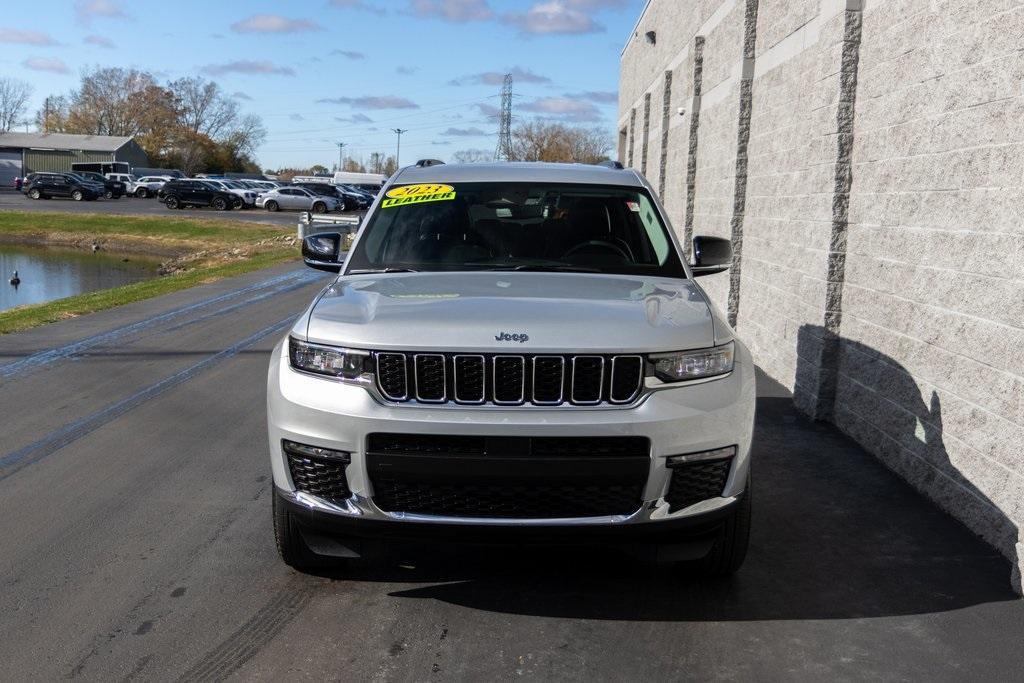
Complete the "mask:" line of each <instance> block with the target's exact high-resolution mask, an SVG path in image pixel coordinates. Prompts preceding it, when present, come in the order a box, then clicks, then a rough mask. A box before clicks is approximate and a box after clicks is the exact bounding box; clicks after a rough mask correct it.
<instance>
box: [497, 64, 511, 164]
mask: <svg viewBox="0 0 1024 683" xmlns="http://www.w3.org/2000/svg"><path fill="white" fill-rule="evenodd" d="M498 122H499V128H498V148H497V149H496V150H494V159H495V161H508V160H509V158H510V157H511V156H512V74H505V82H504V84H503V85H502V86H501V114H500V116H499V119H498Z"/></svg>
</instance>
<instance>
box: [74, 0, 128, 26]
mask: <svg viewBox="0 0 1024 683" xmlns="http://www.w3.org/2000/svg"><path fill="white" fill-rule="evenodd" d="M75 16H76V17H77V18H78V22H79V23H81V24H85V25H86V26H88V25H89V24H91V23H92V20H93V19H126V18H127V17H128V14H127V13H126V12H125V11H124V10H123V9H121V4H120V3H118V2H115V1H114V0H76V2H75Z"/></svg>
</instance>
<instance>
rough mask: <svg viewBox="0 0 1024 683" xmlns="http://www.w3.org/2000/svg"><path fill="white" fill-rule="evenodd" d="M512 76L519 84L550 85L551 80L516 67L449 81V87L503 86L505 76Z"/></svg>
mask: <svg viewBox="0 0 1024 683" xmlns="http://www.w3.org/2000/svg"><path fill="white" fill-rule="evenodd" d="M507 73H510V74H512V80H513V81H515V82H517V83H550V82H551V79H550V78H548V77H547V76H541V75H540V74H536V73H534V72H532V71H530V70H529V69H524V68H522V67H519V66H516V67H513V68H511V69H509V70H508V71H484V72H483V73H478V74H472V75H470V76H463V77H462V78H456V79H454V80H452V81H449V82H448V84H449V85H501V84H502V83H503V82H504V81H505V74H507Z"/></svg>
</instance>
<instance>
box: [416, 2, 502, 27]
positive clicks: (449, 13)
mask: <svg viewBox="0 0 1024 683" xmlns="http://www.w3.org/2000/svg"><path fill="white" fill-rule="evenodd" d="M410 5H411V6H412V11H413V13H414V14H416V16H418V17H425V18H432V19H442V20H444V21H454V22H457V23H463V22H467V21H487V20H488V19H491V18H492V17H494V11H493V10H492V9H491V7H490V5H488V4H487V0H410Z"/></svg>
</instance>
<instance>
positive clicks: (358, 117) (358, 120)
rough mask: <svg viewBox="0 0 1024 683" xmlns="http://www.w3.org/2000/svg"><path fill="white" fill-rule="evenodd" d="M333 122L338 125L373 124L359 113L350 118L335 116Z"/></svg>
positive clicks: (371, 120)
mask: <svg viewBox="0 0 1024 683" xmlns="http://www.w3.org/2000/svg"><path fill="white" fill-rule="evenodd" d="M334 120H335V121H337V122H338V123H373V119H371V118H370V117H369V116H367V115H366V114H362V113H359V112H357V113H355V114H353V115H352V116H335V117H334Z"/></svg>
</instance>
